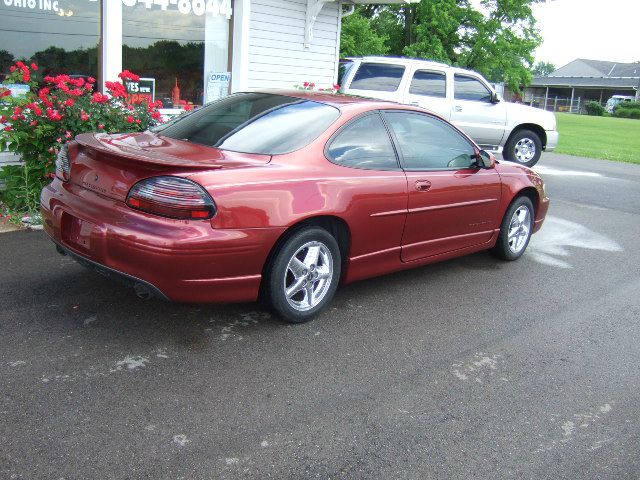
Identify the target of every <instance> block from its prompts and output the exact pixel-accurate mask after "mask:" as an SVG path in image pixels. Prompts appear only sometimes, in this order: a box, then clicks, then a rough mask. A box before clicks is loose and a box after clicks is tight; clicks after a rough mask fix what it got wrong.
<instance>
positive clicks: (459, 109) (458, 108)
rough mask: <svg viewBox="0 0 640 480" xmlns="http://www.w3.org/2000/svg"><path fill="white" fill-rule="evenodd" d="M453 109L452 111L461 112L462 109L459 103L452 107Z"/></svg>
mask: <svg viewBox="0 0 640 480" xmlns="http://www.w3.org/2000/svg"><path fill="white" fill-rule="evenodd" d="M453 111H454V112H461V111H462V107H461V106H460V105H456V106H455V107H453Z"/></svg>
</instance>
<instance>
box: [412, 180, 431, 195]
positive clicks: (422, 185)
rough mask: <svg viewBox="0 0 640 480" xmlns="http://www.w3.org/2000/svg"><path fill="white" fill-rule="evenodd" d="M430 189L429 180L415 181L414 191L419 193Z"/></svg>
mask: <svg viewBox="0 0 640 480" xmlns="http://www.w3.org/2000/svg"><path fill="white" fill-rule="evenodd" d="M430 188H431V182H430V181H429V180H416V190H418V191H419V192H426V191H427V190H429V189H430Z"/></svg>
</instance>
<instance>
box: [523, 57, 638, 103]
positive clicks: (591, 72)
mask: <svg viewBox="0 0 640 480" xmlns="http://www.w3.org/2000/svg"><path fill="white" fill-rule="evenodd" d="M639 85H640V62H635V63H616V62H607V61H603V60H586V59H583V58H578V59H576V60H574V61H572V62H570V63H568V64H566V65H565V66H563V67H560V68H559V69H557V70H556V71H555V72H553V73H551V74H550V75H549V76H547V77H535V78H534V79H533V82H532V83H531V85H529V86H528V87H527V88H526V89H525V92H524V98H523V100H524V102H525V103H527V104H531V105H533V106H537V107H540V108H546V109H547V110H554V111H566V112H574V113H578V112H580V111H581V109H582V107H583V105H584V103H585V102H587V101H589V100H595V101H598V102H600V103H601V104H604V103H605V102H606V101H607V99H608V98H610V97H611V96H612V95H631V96H636V98H637V95H638V87H639Z"/></svg>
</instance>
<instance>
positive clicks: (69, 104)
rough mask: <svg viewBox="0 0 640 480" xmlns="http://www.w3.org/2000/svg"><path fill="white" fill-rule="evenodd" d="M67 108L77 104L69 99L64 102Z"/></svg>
mask: <svg viewBox="0 0 640 480" xmlns="http://www.w3.org/2000/svg"><path fill="white" fill-rule="evenodd" d="M64 104H65V106H66V107H73V105H74V104H75V102H74V101H73V98H69V99H67V101H66V102H64Z"/></svg>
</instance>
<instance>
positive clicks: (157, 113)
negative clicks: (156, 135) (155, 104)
mask: <svg viewBox="0 0 640 480" xmlns="http://www.w3.org/2000/svg"><path fill="white" fill-rule="evenodd" d="M151 118H153V119H154V120H159V119H160V118H162V114H161V113H160V112H159V111H157V110H156V111H155V112H153V114H152V115H151Z"/></svg>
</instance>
